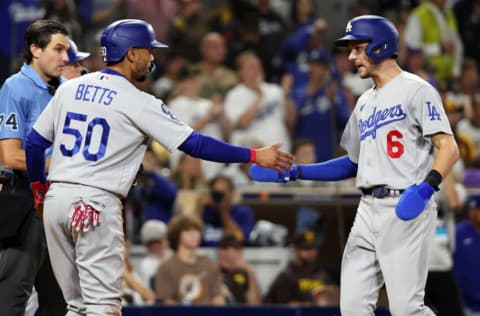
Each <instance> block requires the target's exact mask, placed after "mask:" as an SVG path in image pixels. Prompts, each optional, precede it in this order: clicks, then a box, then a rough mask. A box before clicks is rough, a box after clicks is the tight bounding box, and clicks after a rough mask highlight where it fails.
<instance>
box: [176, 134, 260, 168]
mask: <svg viewBox="0 0 480 316" xmlns="http://www.w3.org/2000/svg"><path fill="white" fill-rule="evenodd" d="M178 149H180V150H181V151H183V152H185V153H187V154H189V155H190V156H192V157H195V158H202V159H205V160H210V161H216V162H226V163H227V162H249V161H250V160H251V150H250V149H249V148H246V147H240V146H234V145H230V144H228V143H225V142H223V141H220V140H218V139H215V138H213V137H209V136H205V135H202V134H200V133H197V132H192V134H190V136H189V137H188V138H187V139H186V140H185V141H184V142H183V143H182V144H181V145H180V146H179V147H178Z"/></svg>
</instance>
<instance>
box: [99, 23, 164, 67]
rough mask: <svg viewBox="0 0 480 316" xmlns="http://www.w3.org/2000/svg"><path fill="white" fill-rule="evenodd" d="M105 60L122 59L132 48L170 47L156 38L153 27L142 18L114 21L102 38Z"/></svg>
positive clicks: (115, 60) (114, 60) (101, 44)
mask: <svg viewBox="0 0 480 316" xmlns="http://www.w3.org/2000/svg"><path fill="white" fill-rule="evenodd" d="M100 46H101V49H102V56H103V60H104V61H106V62H117V61H120V60H121V59H122V58H123V56H124V55H125V54H126V53H127V51H128V50H129V49H130V48H137V47H138V48H140V47H145V48H148V47H151V48H161V47H168V46H167V45H165V44H162V43H160V42H159V41H157V40H156V39H155V31H154V30H153V27H152V26H151V25H150V24H149V23H147V22H145V21H142V20H136V19H126V20H119V21H116V22H113V23H112V24H110V25H109V26H107V28H106V29H105V30H104V31H103V33H102V37H101V39H100Z"/></svg>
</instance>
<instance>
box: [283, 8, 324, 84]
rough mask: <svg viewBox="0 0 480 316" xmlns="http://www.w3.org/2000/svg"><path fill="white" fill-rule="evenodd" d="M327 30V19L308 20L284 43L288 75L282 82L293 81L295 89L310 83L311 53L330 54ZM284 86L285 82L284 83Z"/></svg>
mask: <svg viewBox="0 0 480 316" xmlns="http://www.w3.org/2000/svg"><path fill="white" fill-rule="evenodd" d="M327 29H328V23H327V21H326V20H325V19H323V18H318V19H308V20H306V21H305V22H304V23H303V24H302V25H301V26H300V27H299V28H298V29H297V30H295V32H294V33H292V34H291V35H290V36H289V37H287V38H285V39H284V41H283V42H282V47H281V50H282V57H283V63H284V65H285V70H286V72H287V73H288V76H285V77H284V79H283V80H282V81H286V80H287V81H292V85H293V89H295V88H296V87H297V86H303V85H305V83H306V82H307V81H308V76H309V73H308V70H309V65H308V61H309V56H310V54H311V52H312V51H315V50H317V51H321V52H322V53H328V49H327V47H326V43H325V40H326V32H327ZM289 76H290V77H291V78H289ZM283 85H285V82H282V86H283Z"/></svg>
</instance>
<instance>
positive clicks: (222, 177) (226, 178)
mask: <svg viewBox="0 0 480 316" xmlns="http://www.w3.org/2000/svg"><path fill="white" fill-rule="evenodd" d="M218 181H225V182H227V184H228V188H229V189H230V191H232V192H233V191H234V190H235V184H234V183H233V180H232V178H230V177H229V176H226V175H217V176H215V177H213V178H212V179H211V180H210V181H208V187H209V188H210V189H212V188H213V186H214V185H215V183H217V182H218Z"/></svg>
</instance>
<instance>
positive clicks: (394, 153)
mask: <svg viewBox="0 0 480 316" xmlns="http://www.w3.org/2000/svg"><path fill="white" fill-rule="evenodd" d="M402 138H403V134H402V133H400V131H398V130H393V131H390V132H388V134H387V153H388V155H389V156H390V157H392V158H400V157H401V156H402V155H403V151H404V147H403V144H402V143H401V142H400V141H399V139H402Z"/></svg>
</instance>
